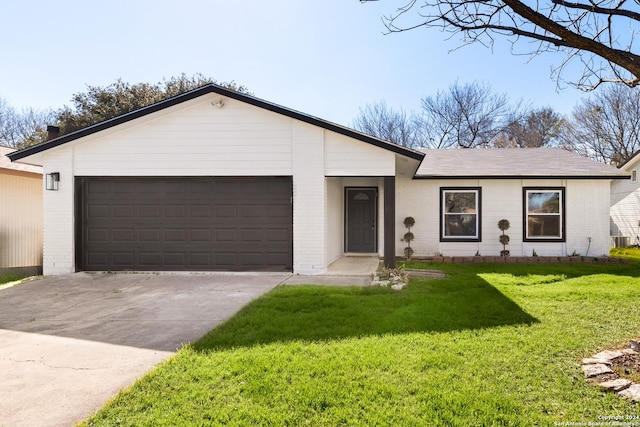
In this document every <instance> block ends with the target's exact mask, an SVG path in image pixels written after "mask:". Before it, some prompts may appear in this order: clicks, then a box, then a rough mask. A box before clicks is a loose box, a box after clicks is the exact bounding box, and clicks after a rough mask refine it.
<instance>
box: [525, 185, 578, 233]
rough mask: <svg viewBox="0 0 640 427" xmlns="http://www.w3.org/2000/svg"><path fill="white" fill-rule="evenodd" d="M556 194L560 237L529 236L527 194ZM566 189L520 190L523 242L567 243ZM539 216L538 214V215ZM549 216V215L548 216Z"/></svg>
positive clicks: (528, 188) (538, 188)
mask: <svg viewBox="0 0 640 427" xmlns="http://www.w3.org/2000/svg"><path fill="white" fill-rule="evenodd" d="M530 192H531V193H547V192H548V193H550V192H554V193H558V194H559V195H560V212H559V213H558V214H557V215H558V216H560V221H559V226H560V236H558V237H549V236H540V237H535V236H529V193H530ZM566 200H567V198H566V187H523V188H522V240H523V241H524V242H554V243H560V242H566V241H567V210H566ZM538 215H539V214H538ZM549 216H551V214H549Z"/></svg>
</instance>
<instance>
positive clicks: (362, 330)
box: [193, 274, 538, 351]
mask: <svg viewBox="0 0 640 427" xmlns="http://www.w3.org/2000/svg"><path fill="white" fill-rule="evenodd" d="M465 276H466V275H465ZM466 277H467V279H468V280H465V278H458V279H457V280H449V279H442V280H434V279H412V280H411V283H410V285H409V287H408V288H407V289H405V290H403V291H393V290H390V289H387V288H377V287H347V288H345V287H329V286H313V285H303V286H280V287H278V288H276V289H274V290H273V291H271V292H269V293H268V294H266V295H264V296H263V297H261V298H259V299H258V300H255V301H253V302H252V303H251V304H249V305H248V306H246V307H245V308H244V309H243V310H241V311H240V312H239V313H238V314H237V315H236V316H234V317H233V318H232V319H230V320H229V321H227V322H226V323H224V324H222V325H220V326H219V327H217V328H216V329H214V330H212V331H211V332H209V333H208V334H207V335H205V336H204V337H203V338H202V339H200V340H199V341H198V342H196V343H194V344H193V348H194V349H196V350H202V351H205V350H209V349H225V348H232V347H239V346H253V345H256V344H268V343H274V342H288V341H292V340H302V341H325V340H335V339H342V338H349V337H359V336H367V335H383V334H402V333H412V332H447V331H454V330H463V329H483V328H491V327H496V326H505V325H521V324H532V323H537V322H538V320H537V319H535V318H533V317H532V316H530V315H529V314H527V313H526V312H524V311H523V310H522V309H521V308H520V307H519V306H518V305H517V304H515V303H514V302H513V301H511V300H510V299H509V298H507V297H506V296H504V295H503V294H502V293H500V292H499V291H498V290H497V289H496V288H494V287H493V286H491V285H490V284H488V283H487V282H486V281H484V280H482V279H481V278H480V277H479V276H477V275H475V274H474V275H469V276H466Z"/></svg>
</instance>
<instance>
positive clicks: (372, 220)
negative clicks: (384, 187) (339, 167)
mask: <svg viewBox="0 0 640 427" xmlns="http://www.w3.org/2000/svg"><path fill="white" fill-rule="evenodd" d="M377 203H378V189H377V188H376V187H361V188H360V187H358V188H349V187H347V188H345V233H344V235H345V252H347V253H374V252H376V251H377V249H378V248H377V247H376V246H377V245H376V240H377V236H378V224H377V222H378V215H377V213H378V212H377Z"/></svg>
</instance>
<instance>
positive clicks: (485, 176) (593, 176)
mask: <svg viewBox="0 0 640 427" xmlns="http://www.w3.org/2000/svg"><path fill="white" fill-rule="evenodd" d="M413 178H414V179H434V180H435V179H631V176H630V175H424V174H423V175H414V177H413Z"/></svg>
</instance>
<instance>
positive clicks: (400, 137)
mask: <svg viewBox="0 0 640 427" xmlns="http://www.w3.org/2000/svg"><path fill="white" fill-rule="evenodd" d="M352 126H353V127H354V128H355V129H358V130H359V131H361V132H364V133H366V134H369V135H373V136H376V137H378V138H380V139H384V140H385V141H389V142H393V143H394V144H398V145H402V146H404V147H408V148H417V147H420V146H421V145H422V144H421V142H420V140H419V139H418V135H417V133H416V125H415V122H414V121H413V119H411V118H410V117H409V116H407V114H406V113H405V112H404V111H403V110H394V109H392V108H390V107H389V106H388V105H387V103H386V102H384V101H379V102H377V103H375V104H367V105H366V106H365V107H364V108H360V114H359V115H358V116H357V117H356V118H355V120H354V121H353V123H352Z"/></svg>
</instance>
